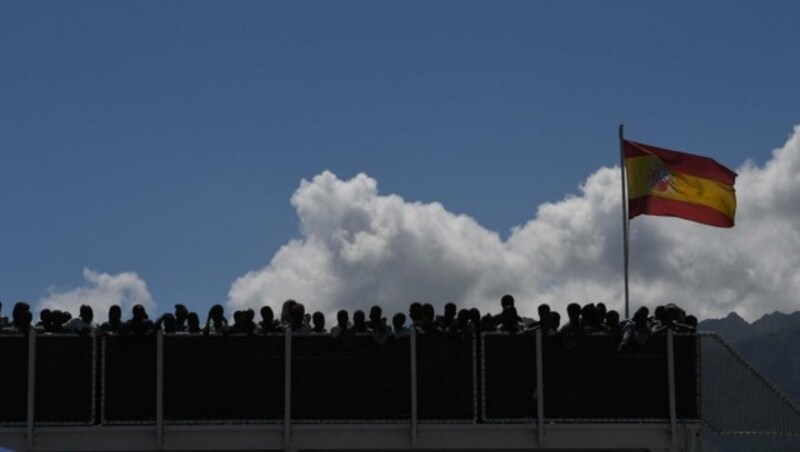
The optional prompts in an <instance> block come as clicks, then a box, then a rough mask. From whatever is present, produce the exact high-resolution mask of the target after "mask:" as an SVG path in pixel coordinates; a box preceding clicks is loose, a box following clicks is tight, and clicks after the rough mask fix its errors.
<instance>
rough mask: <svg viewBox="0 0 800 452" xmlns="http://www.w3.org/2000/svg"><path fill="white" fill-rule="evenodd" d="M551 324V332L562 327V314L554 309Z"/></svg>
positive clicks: (551, 314)
mask: <svg viewBox="0 0 800 452" xmlns="http://www.w3.org/2000/svg"><path fill="white" fill-rule="evenodd" d="M550 325H551V327H552V329H551V332H558V329H559V328H561V314H559V313H557V312H556V311H552V312H551V313H550Z"/></svg>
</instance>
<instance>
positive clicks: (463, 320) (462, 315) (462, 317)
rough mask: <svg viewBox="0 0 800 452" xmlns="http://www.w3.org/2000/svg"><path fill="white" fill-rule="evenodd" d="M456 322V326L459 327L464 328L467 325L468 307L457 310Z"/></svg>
mask: <svg viewBox="0 0 800 452" xmlns="http://www.w3.org/2000/svg"><path fill="white" fill-rule="evenodd" d="M456 323H458V327H459V328H461V329H464V328H466V327H467V326H469V310H468V309H461V310H460V311H458V315H456Z"/></svg>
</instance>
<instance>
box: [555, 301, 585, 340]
mask: <svg viewBox="0 0 800 452" xmlns="http://www.w3.org/2000/svg"><path fill="white" fill-rule="evenodd" d="M567 317H568V320H567V323H566V324H565V325H564V326H562V327H561V329H560V330H558V334H559V335H561V346H562V347H563V348H564V350H571V349H573V348H575V347H577V346H578V339H579V338H581V337H582V336H583V327H582V326H581V306H580V305H579V304H578V303H570V304H568V305H567Z"/></svg>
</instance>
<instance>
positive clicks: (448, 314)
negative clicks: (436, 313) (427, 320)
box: [444, 303, 457, 321]
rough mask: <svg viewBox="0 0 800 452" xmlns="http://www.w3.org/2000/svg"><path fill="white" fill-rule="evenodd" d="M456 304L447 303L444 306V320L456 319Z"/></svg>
mask: <svg viewBox="0 0 800 452" xmlns="http://www.w3.org/2000/svg"><path fill="white" fill-rule="evenodd" d="M456 310H457V308H456V304H455V303H447V304H446V305H444V318H445V320H448V321H449V320H453V319H455V318H456Z"/></svg>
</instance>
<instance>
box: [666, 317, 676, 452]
mask: <svg viewBox="0 0 800 452" xmlns="http://www.w3.org/2000/svg"><path fill="white" fill-rule="evenodd" d="M673 337H674V333H673V331H672V330H671V329H668V330H667V381H668V384H669V434H670V439H671V444H672V447H673V449H674V448H675V447H676V442H677V440H678V435H677V434H678V432H677V431H676V429H677V409H676V408H675V347H674V344H673V343H672V341H673Z"/></svg>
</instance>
